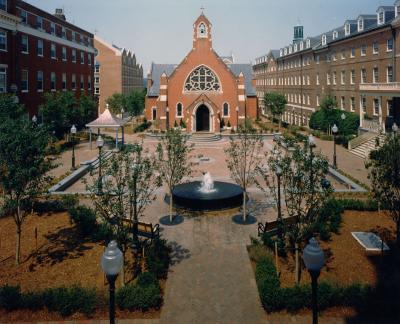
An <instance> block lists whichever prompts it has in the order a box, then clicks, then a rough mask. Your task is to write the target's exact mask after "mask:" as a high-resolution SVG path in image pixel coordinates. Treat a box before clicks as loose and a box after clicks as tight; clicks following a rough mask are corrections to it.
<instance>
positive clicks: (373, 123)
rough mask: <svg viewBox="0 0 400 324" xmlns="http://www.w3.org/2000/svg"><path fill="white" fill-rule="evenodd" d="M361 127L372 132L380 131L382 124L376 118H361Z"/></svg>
mask: <svg viewBox="0 0 400 324" xmlns="http://www.w3.org/2000/svg"><path fill="white" fill-rule="evenodd" d="M361 128H363V129H366V130H368V131H370V132H374V133H380V132H381V131H382V130H383V128H382V125H381V124H380V123H379V121H378V120H376V119H363V121H362V123H361Z"/></svg>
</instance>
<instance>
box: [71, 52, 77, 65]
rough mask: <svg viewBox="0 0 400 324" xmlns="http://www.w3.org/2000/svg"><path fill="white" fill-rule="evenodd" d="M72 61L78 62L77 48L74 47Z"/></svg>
mask: <svg viewBox="0 0 400 324" xmlns="http://www.w3.org/2000/svg"><path fill="white" fill-rule="evenodd" d="M71 56H72V63H76V49H75V48H73V49H72V55H71Z"/></svg>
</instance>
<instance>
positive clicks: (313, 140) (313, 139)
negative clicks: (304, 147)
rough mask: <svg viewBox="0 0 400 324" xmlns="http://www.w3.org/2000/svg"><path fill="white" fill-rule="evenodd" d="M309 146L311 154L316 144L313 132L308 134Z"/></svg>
mask: <svg viewBox="0 0 400 324" xmlns="http://www.w3.org/2000/svg"><path fill="white" fill-rule="evenodd" d="M308 146H309V147H310V154H311V155H312V154H313V148H314V147H315V146H316V144H315V138H314V136H312V135H311V134H310V135H309V136H308Z"/></svg>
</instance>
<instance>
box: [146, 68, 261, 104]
mask: <svg viewBox="0 0 400 324" xmlns="http://www.w3.org/2000/svg"><path fill="white" fill-rule="evenodd" d="M177 66H178V65H177V64H155V63H152V64H151V70H150V77H149V78H150V79H152V80H153V85H152V86H151V87H150V89H148V90H147V95H148V96H149V97H157V96H159V95H160V77H161V75H162V74H163V73H164V72H165V74H166V75H167V77H169V76H170V75H171V74H172V73H173V72H174V71H175V69H176V67H177ZM227 66H228V67H229V69H230V70H231V71H232V73H233V74H234V75H236V76H239V74H240V72H243V75H244V78H245V89H246V95H248V96H255V95H256V91H255V89H254V87H253V85H252V84H251V80H252V79H253V69H252V66H251V64H236V63H233V64H227Z"/></svg>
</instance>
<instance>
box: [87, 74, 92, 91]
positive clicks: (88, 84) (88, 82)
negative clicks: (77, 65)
mask: <svg viewBox="0 0 400 324" xmlns="http://www.w3.org/2000/svg"><path fill="white" fill-rule="evenodd" d="M87 87H88V90H92V77H91V76H90V75H89V76H88V81H87Z"/></svg>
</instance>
